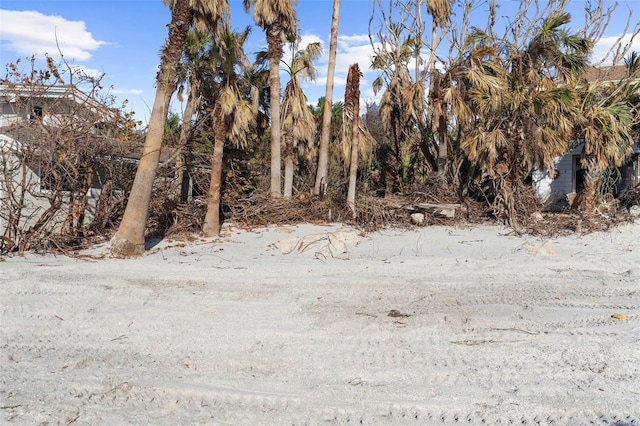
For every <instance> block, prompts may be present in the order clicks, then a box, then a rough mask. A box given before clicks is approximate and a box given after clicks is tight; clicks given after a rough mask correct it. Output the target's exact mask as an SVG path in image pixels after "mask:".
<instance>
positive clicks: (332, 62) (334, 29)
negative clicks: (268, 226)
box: [313, 0, 340, 195]
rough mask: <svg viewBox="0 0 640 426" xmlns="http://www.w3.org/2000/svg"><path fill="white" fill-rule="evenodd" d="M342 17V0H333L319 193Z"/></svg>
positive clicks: (322, 187)
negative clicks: (339, 26) (339, 21)
mask: <svg viewBox="0 0 640 426" xmlns="http://www.w3.org/2000/svg"><path fill="white" fill-rule="evenodd" d="M339 17H340V0H333V15H332V16H331V40H330V42H329V65H328V67H327V85H326V90H325V95H324V108H323V110H322V128H321V131H320V150H319V153H318V170H317V173H316V183H315V186H314V189H313V193H314V194H316V195H319V194H320V193H324V192H326V188H327V175H328V171H329V138H330V132H331V104H332V100H333V75H334V73H335V69H336V50H337V47H338V20H339Z"/></svg>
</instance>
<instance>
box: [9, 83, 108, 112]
mask: <svg viewBox="0 0 640 426" xmlns="http://www.w3.org/2000/svg"><path fill="white" fill-rule="evenodd" d="M31 96H33V97H35V98H40V99H42V98H44V99H66V100H68V101H71V102H74V103H76V104H78V105H81V106H83V107H85V108H88V109H89V110H91V111H92V112H99V113H100V114H101V115H102V116H103V117H104V119H105V120H108V119H110V118H112V117H113V115H114V112H113V111H112V110H111V109H110V108H108V107H107V106H106V105H103V104H101V103H100V102H99V101H97V100H96V99H94V98H92V97H91V96H88V95H87V94H86V93H84V92H83V91H82V90H80V89H78V88H77V87H76V86H73V85H55V86H44V85H36V86H25V85H22V84H7V83H0V99H1V98H4V100H5V101H6V102H9V103H14V102H16V101H17V98H28V97H31Z"/></svg>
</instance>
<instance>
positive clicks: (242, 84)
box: [202, 26, 259, 236]
mask: <svg viewBox="0 0 640 426" xmlns="http://www.w3.org/2000/svg"><path fill="white" fill-rule="evenodd" d="M250 32H251V28H250V27H247V28H246V29H245V30H244V31H242V32H235V31H231V30H230V29H229V28H228V27H227V26H224V27H220V29H219V35H218V36H217V37H216V43H215V44H214V45H213V46H212V48H211V51H210V61H211V71H212V74H211V76H210V77H209V79H208V80H209V82H210V84H211V87H210V88H208V89H209V90H207V96H208V99H207V101H208V103H209V104H210V105H209V108H210V109H211V116H212V120H213V138H214V146H213V155H212V156H211V180H210V185H209V194H208V198H207V213H206V215H205V219H204V223H203V225H202V232H203V234H204V235H205V236H214V235H219V234H220V226H221V220H220V199H221V187H222V159H223V153H224V145H225V142H226V141H230V142H232V143H233V144H235V145H236V146H240V147H244V146H246V144H247V133H248V132H249V131H250V130H251V129H252V128H253V127H254V126H255V123H256V116H257V114H258V102H259V95H258V88H257V87H255V86H252V85H248V84H247V79H246V78H245V75H246V74H247V73H249V72H250V71H251V64H249V62H248V61H247V59H246V56H245V54H244V50H243V46H244V43H245V41H246V40H247V37H248V36H249V33H250ZM247 93H248V96H247Z"/></svg>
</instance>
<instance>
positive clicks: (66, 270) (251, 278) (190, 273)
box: [0, 222, 640, 426]
mask: <svg viewBox="0 0 640 426" xmlns="http://www.w3.org/2000/svg"><path fill="white" fill-rule="evenodd" d="M336 232H338V233H336ZM330 235H332V236H333V240H334V241H333V242H334V243H335V244H334V245H333V246H332V249H333V250H334V253H333V255H335V257H332V255H331V253H329V252H327V251H326V250H325V251H324V252H322V250H323V246H322V244H323V243H326V242H327V241H328V237H329V236H330ZM310 236H315V239H316V240H317V239H320V241H316V242H315V243H313V240H314V238H311V237H310ZM301 238H302V239H303V240H300V239H301ZM292 241H293V242H296V241H297V242H299V243H300V244H302V245H303V246H304V248H307V249H308V250H307V251H300V248H301V246H300V244H299V245H298V246H292V245H291V244H290V243H291V242H292ZM277 242H280V244H279V245H278V246H276V245H275V244H276V243H277ZM312 243H313V244H312ZM307 245H308V246H307ZM278 247H280V249H278ZM287 247H288V248H289V249H291V250H293V251H292V252H291V253H290V254H283V253H282V251H285V252H286V251H288V250H287V249H286V248H287ZM327 248H328V247H327V246H326V244H325V246H324V249H327ZM341 248H342V249H346V250H347V252H346V253H343V254H337V252H336V251H340V249H341ZM281 249H282V250H281ZM104 250H105V246H102V247H96V248H94V249H92V250H90V251H88V252H86V253H85V254H88V255H98V254H100V253H101V252H103V251H104ZM316 253H318V254H317V255H316ZM327 253H329V255H327ZM0 302H1V303H0V308H1V311H0V321H1V327H0V348H1V349H0V363H1V379H0V383H1V387H0V408H1V410H0V416H1V417H0V423H2V424H16V425H39V424H48V425H54V424H73V425H124V424H136V425H145V424H153V425H188V424H189V425H190V424H203V425H204V424H212V425H217V424H230V425H236V424H245V425H290V424H291V425H304V424H310V425H315V424H349V423H352V424H368V425H378V424H415V425H431V424H455V423H461V424H472V425H475V424H486V425H493V424H501V425H505V424H527V425H531V424H544V425H547V424H553V425H585V424H595V425H618V426H621V425H640V402H639V401H640V222H636V223H635V224H632V225H625V226H620V227H618V228H615V229H613V230H611V231H609V232H607V233H595V234H590V235H574V236H569V237H559V238H554V239H549V240H547V239H540V238H536V237H532V236H523V237H517V236H513V235H509V230H508V229H505V228H500V227H494V226H478V227H474V228H455V227H430V228H420V229H417V230H397V231H394V230H387V231H382V232H377V233H373V234H367V235H360V234H359V233H358V232H357V231H356V230H354V229H352V228H348V227H343V226H340V225H334V226H326V227H323V226H312V225H300V226H292V227H270V228H266V229H260V230H256V231H252V232H248V231H242V230H238V229H235V228H233V227H231V226H225V227H224V228H223V236H222V237H221V238H217V239H208V240H202V239H201V240H197V241H194V242H189V243H183V242H178V241H162V242H161V243H160V244H158V245H156V246H155V247H154V248H152V249H150V250H149V251H148V252H147V253H146V254H145V256H143V257H141V258H139V259H129V260H117V259H101V260H100V259H93V258H91V257H85V258H83V259H77V258H70V257H64V256H51V255H49V256H38V255H28V256H25V257H17V256H15V257H5V261H4V262H0ZM390 313H392V316H389V314H390ZM614 314H620V315H619V316H620V319H617V318H613V317H612V315H614ZM393 315H395V316H393ZM625 317H626V319H625Z"/></svg>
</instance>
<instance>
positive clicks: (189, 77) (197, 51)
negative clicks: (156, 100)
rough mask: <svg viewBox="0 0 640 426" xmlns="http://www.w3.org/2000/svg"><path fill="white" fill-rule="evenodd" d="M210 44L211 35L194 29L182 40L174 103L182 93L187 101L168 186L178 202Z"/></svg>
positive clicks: (180, 196)
mask: <svg viewBox="0 0 640 426" xmlns="http://www.w3.org/2000/svg"><path fill="white" fill-rule="evenodd" d="M209 43H211V35H210V34H209V33H206V32H203V31H197V30H190V31H189V33H188V34H187V38H186V40H185V45H184V50H183V52H182V60H181V65H182V75H181V78H180V81H179V82H178V100H179V101H181V102H182V101H183V93H184V91H185V90H186V92H187V101H186V105H185V108H184V112H183V114H182V123H181V126H180V136H179V140H178V144H177V147H176V148H177V151H176V164H175V176H174V179H173V184H172V191H171V192H172V193H173V196H174V197H176V198H178V199H181V198H182V195H183V194H181V192H182V180H183V176H184V168H185V166H186V164H187V161H186V158H185V156H186V151H187V144H188V142H189V138H191V136H192V133H193V119H194V114H196V112H197V111H198V110H199V109H200V104H201V98H202V97H201V94H200V84H201V83H200V82H201V80H202V74H203V72H204V68H206V66H207V64H206V60H205V53H206V52H207V46H208V44H209Z"/></svg>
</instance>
